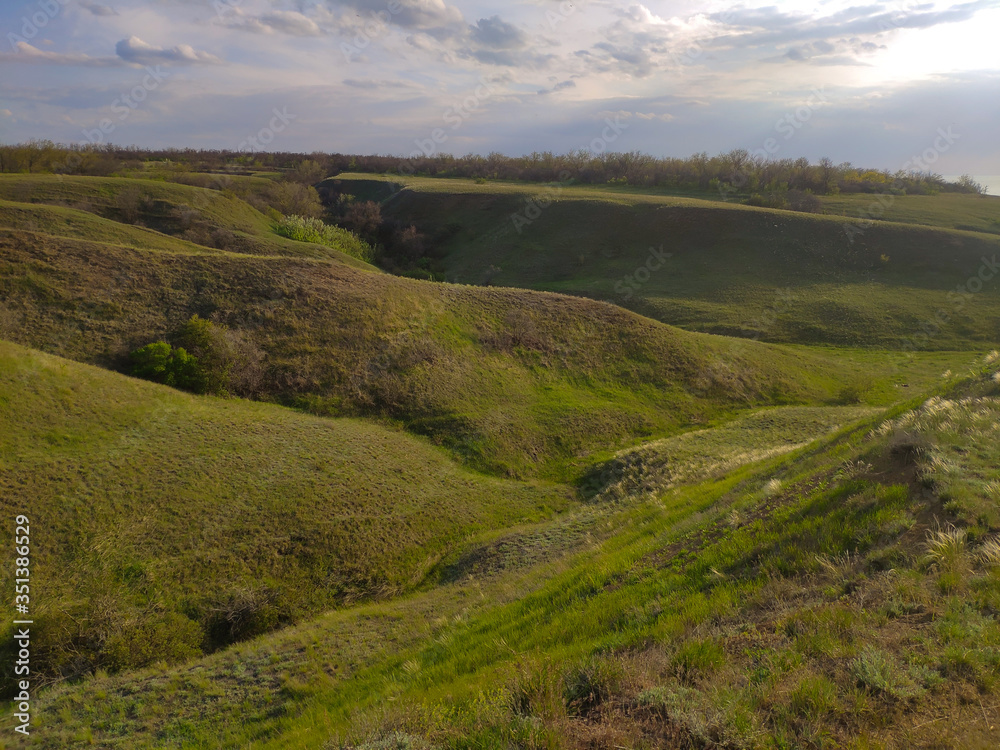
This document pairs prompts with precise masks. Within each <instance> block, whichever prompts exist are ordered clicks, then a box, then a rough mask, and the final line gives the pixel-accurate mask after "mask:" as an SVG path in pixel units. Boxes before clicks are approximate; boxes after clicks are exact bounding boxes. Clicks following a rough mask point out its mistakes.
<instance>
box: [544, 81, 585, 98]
mask: <svg viewBox="0 0 1000 750" xmlns="http://www.w3.org/2000/svg"><path fill="white" fill-rule="evenodd" d="M572 88H576V81H560V82H559V83H557V84H556V85H555V86H553V87H552V88H550V89H541V90H540V91H539V92H538V93H539V94H541V95H542V96H545V95H546V94H554V93H555V92H556V91H564V90H565V89H572Z"/></svg>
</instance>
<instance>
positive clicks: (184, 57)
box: [115, 36, 222, 65]
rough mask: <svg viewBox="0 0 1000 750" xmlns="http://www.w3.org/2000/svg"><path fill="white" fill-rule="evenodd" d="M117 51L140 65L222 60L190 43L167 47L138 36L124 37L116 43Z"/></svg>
mask: <svg viewBox="0 0 1000 750" xmlns="http://www.w3.org/2000/svg"><path fill="white" fill-rule="evenodd" d="M115 52H116V53H118V57H120V58H121V59H122V60H124V61H125V62H129V63H136V64H138V65H155V64H157V63H176V64H180V65H198V64H218V63H221V62H222V60H220V59H219V58H218V57H216V56H215V55H212V54H209V53H208V52H200V51H198V50H196V49H194V48H193V47H192V46H191V45H189V44H179V45H177V46H176V47H171V48H170V49H165V48H163V47H154V46H153V45H152V44H147V43H146V42H144V41H142V39H140V38H139V37H137V36H130V37H129V38H128V39H122V40H121V41H120V42H118V44H116V45H115Z"/></svg>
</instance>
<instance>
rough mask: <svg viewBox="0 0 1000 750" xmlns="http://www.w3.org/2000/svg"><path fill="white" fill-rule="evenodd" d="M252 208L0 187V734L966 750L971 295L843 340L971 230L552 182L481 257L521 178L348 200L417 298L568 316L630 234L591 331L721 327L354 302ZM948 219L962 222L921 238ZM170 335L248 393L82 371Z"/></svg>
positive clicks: (936, 271)
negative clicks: (225, 342) (29, 595)
mask: <svg viewBox="0 0 1000 750" xmlns="http://www.w3.org/2000/svg"><path fill="white" fill-rule="evenodd" d="M185 179H187V180H188V181H197V180H195V179H194V178H185ZM199 179H204V180H210V179H211V178H210V177H203V178H199ZM342 179H344V180H352V181H354V184H353V185H352V189H351V190H350V191H349V192H352V193H354V194H355V195H356V196H358V197H359V198H361V199H365V198H375V199H378V198H379V197H380V196H384V195H385V193H384V191H385V184H386V183H385V182H384V181H382V180H378V179H370V178H369V179H366V180H360V179H357V178H355V177H351V176H344V177H342ZM206 184H207V183H206ZM270 184H271V183H270V181H268V180H267V179H265V178H262V177H259V176H258V177H247V178H240V179H239V180H234V181H233V182H232V183H230V185H231V187H232V192H219V191H210V190H205V189H203V188H202V187H196V186H194V187H193V186H191V185H183V184H168V183H163V182H159V181H155V180H126V179H119V178H111V179H108V180H102V179H99V178H80V179H77V178H69V179H66V180H63V181H60V180H58V179H56V178H48V177H35V176H28V177H26V176H10V177H5V178H4V179H3V180H0V227H2V228H0V299H2V301H0V338H6V339H10V340H12V341H13V342H16V343H6V342H4V343H0V424H2V426H3V427H4V429H2V430H0V488H2V490H3V492H2V498H3V499H2V500H0V502H2V503H3V504H4V506H5V508H6V509H7V513H8V514H9V515H13V514H15V513H17V512H24V511H25V509H27V511H28V512H29V513H30V515H31V517H32V526H33V538H34V539H35V540H36V542H35V547H34V552H33V558H34V566H35V570H34V573H33V575H34V583H35V588H33V593H35V591H37V592H38V593H37V603H38V609H37V611H35V612H33V615H34V618H35V621H36V625H35V629H34V630H33V666H34V667H35V668H37V669H40V670H41V673H40V674H39V677H42V680H41V682H36V683H33V686H34V687H35V689H36V690H35V693H34V695H33V698H34V700H35V708H36V709H37V714H36V720H37V725H36V727H35V733H34V735H33V740H32V744H33V746H37V747H41V748H57V747H58V748H64V747H77V746H98V747H121V748H143V747H175V748H198V747H216V746H218V747H247V748H256V749H257V750H265V749H267V748H303V749H304V748H341V747H345V748H346V747H365V748H383V747H415V748H435V749H436V750H437V749H441V748H497V750H499V749H500V748H510V747H523V748H543V747H544V748H567V749H569V748H584V747H616V746H617V747H632V748H652V747H672V746H677V747H701V746H722V747H732V748H762V749H764V748H766V749H769V750H771V749H773V750H778V749H779V748H780V749H784V748H791V747H856V748H862V747H881V748H893V749H895V748H909V747H955V746H963V747H964V746H968V747H992V746H995V744H996V731H995V727H996V726H997V724H998V723H1000V711H998V706H1000V680H998V679H997V677H996V675H997V673H998V669H1000V623H998V622H997V613H998V612H1000V569H998V566H997V559H1000V555H998V554H997V552H996V549H995V548H996V547H997V539H998V538H1000V515H998V511H997V503H996V501H997V499H998V497H1000V489H998V488H1000V474H998V473H997V469H996V461H995V457H996V455H998V453H1000V431H998V429H997V425H998V424H1000V376H998V375H997V372H996V371H997V367H998V363H1000V355H997V354H996V353H995V352H994V353H992V354H990V355H987V357H986V358H985V359H979V360H977V361H976V362H975V363H973V362H972V352H971V351H970V350H973V349H986V348H988V347H987V345H986V343H987V341H990V340H991V339H995V337H996V335H995V334H996V331H995V325H994V324H995V320H994V318H995V315H993V313H992V312H991V311H990V310H991V307H990V306H991V305H993V304H994V302H995V298H994V297H992V296H990V295H991V294H993V292H991V291H989V290H988V289H987V288H986V286H984V289H983V291H982V292H981V293H979V294H975V295H973V297H972V298H971V299H970V300H969V301H968V303H967V304H966V307H965V308H963V311H962V314H961V315H955V316H952V317H950V318H949V320H948V322H947V324H946V325H945V326H944V327H943V328H942V330H941V331H940V332H938V333H937V334H936V335H935V336H933V337H930V339H929V340H928V342H927V343H928V345H930V346H931V347H932V348H936V350H935V351H927V352H921V353H918V354H912V353H911V354H908V353H905V352H901V351H891V350H888V349H886V348H879V347H893V346H899V345H900V342H901V341H903V340H904V339H905V338H906V337H908V336H912V335H913V334H912V333H909V332H911V331H913V330H919V322H920V321H921V320H923V319H924V316H925V315H926V314H927V311H928V309H931V308H933V306H934V305H939V304H941V302H940V299H941V295H943V294H946V293H947V290H948V289H949V288H950V287H948V284H947V283H945V281H944V279H946V278H947V275H948V273H951V272H952V271H955V270H956V269H959V270H960V269H961V268H963V267H964V266H963V264H965V263H966V262H972V261H973V260H975V259H976V258H975V256H976V253H981V252H982V253H986V252H992V250H991V249H990V248H991V247H993V245H991V244H990V243H995V242H996V240H995V239H994V238H993V237H992V236H991V235H990V234H988V233H984V232H980V233H972V232H962V231H956V230H955V229H953V228H940V227H938V228H934V227H930V226H923V227H914V226H911V225H903V224H901V223H895V224H893V223H891V222H885V223H882V224H879V225H873V226H872V227H869V228H868V229H867V230H866V232H865V234H864V235H862V236H861V237H860V238H858V239H857V240H856V243H855V245H853V246H851V248H849V249H847V250H845V249H844V248H843V247H841V246H840V245H838V244H837V243H838V242H839V241H840V240H838V239H837V238H835V237H834V234H833V233H834V232H835V231H842V228H841V227H840V224H841V222H842V220H841V219H839V218H837V217H825V218H824V217H822V216H820V217H815V216H802V215H795V214H789V213H787V212H774V211H766V210H762V209H752V208H748V207H734V206H731V205H722V204H719V203H718V202H712V201H706V200H695V199H687V198H677V197H669V196H668V197H664V196H659V197H656V196H648V195H646V196H644V195H640V194H639V193H637V192H636V191H621V190H617V191H616V190H614V189H609V190H601V189H582V188H580V189H577V188H572V189H568V190H566V191H565V192H564V193H563V194H562V195H561V196H560V200H559V201H558V202H556V203H554V204H553V205H551V206H549V207H548V208H546V209H545V211H544V212H543V213H542V215H541V217H540V218H539V219H538V220H537V221H535V222H534V223H533V224H532V225H531V226H529V227H527V228H526V229H525V231H524V232H523V233H522V234H521V235H517V233H516V232H514V233H513V234H510V233H508V234H507V235H503V234H494V235H491V234H490V231H492V229H491V228H495V227H496V226H497V225H498V224H503V223H504V222H507V221H509V210H510V206H511V205H515V206H518V205H519V206H522V207H523V206H524V198H525V196H526V192H525V190H527V189H530V190H536V189H537V188H535V187H532V188H525V186H523V185H521V186H518V185H496V184H492V183H491V184H485V185H477V184H473V183H468V184H466V183H464V182H462V181H453V180H447V181H446V180H414V181H412V182H410V183H409V184H410V189H409V190H406V191H403V192H402V193H399V194H398V195H396V196H395V197H393V198H391V200H390V201H389V202H388V203H387V207H389V208H390V209H391V210H393V211H399V212H403V213H401V214H400V215H404V214H405V211H415V210H417V208H419V206H421V205H423V206H424V207H425V208H426V209H427V210H426V211H425V214H424V215H425V218H426V220H427V222H428V224H427V226H428V227H429V228H430V231H431V234H432V237H433V239H434V241H435V242H436V243H438V247H444V248H451V250H450V251H449V254H447V255H446V256H445V257H444V258H443V261H444V262H445V263H449V264H455V265H454V268H465V269H466V270H468V269H472V270H473V271H475V268H476V265H475V264H476V263H485V262H486V260H487V258H488V255H487V254H486V250H487V249H490V248H492V249H491V250H489V251H490V252H493V251H496V252H497V253H499V254H500V255H499V256H498V257H502V260H501V261H499V262H496V265H497V268H496V269H489V268H488V267H487V268H486V270H487V271H488V272H489V274H490V275H491V276H492V277H493V281H494V282H503V283H509V284H512V285H515V286H516V285H527V284H526V282H527V281H530V280H531V279H534V278H538V279H542V280H543V281H542V282H539V284H540V285H541V286H545V287H546V288H550V287H551V288H557V289H563V290H568V291H575V292H576V293H578V294H583V295H585V296H590V297H600V296H601V294H600V293H598V292H600V289H601V288H603V287H600V285H601V284H603V285H605V287H606V286H607V285H609V284H612V285H613V282H615V280H616V278H617V279H618V280H621V278H620V277H616V275H615V274H618V273H619V272H621V273H623V274H624V273H628V274H632V275H633V276H634V269H635V268H637V265H635V263H636V262H637V257H638V260H640V261H642V262H645V260H646V258H647V256H646V255H643V253H647V252H648V246H646V248H645V249H642V248H643V245H642V243H640V244H639V245H638V249H639V250H641V252H640V253H639V256H635V255H632V256H629V255H628V254H627V253H625V252H623V251H622V242H623V241H628V242H631V241H632V240H638V239H642V242H643V243H645V242H646V241H647V238H648V237H649V236H652V234H654V233H655V232H661V233H666V236H668V237H670V238H671V239H670V242H674V243H676V248H673V249H671V250H670V251H671V252H673V253H674V255H673V256H671V258H670V259H668V260H669V261H673V259H674V258H682V259H683V260H684V262H685V264H686V265H682V266H679V267H676V268H675V267H670V268H667V267H664V268H665V270H668V271H669V273H667V274H665V275H663V276H656V277H655V279H654V274H653V272H652V270H651V271H650V278H649V281H648V282H647V283H645V284H643V285H641V286H642V288H641V289H639V288H637V291H635V292H634V293H633V294H632V296H631V297H630V298H629V299H628V300H618V301H619V302H621V303H622V304H624V305H632V306H634V307H635V309H640V308H641V306H642V305H646V307H644V308H641V309H642V310H643V311H644V312H647V313H650V314H654V315H655V316H657V317H659V318H661V320H662V319H673V318H670V316H667V315H665V314H661V313H663V311H665V310H667V311H672V312H671V313H670V315H675V313H676V317H677V321H678V322H682V323H684V325H686V326H688V327H689V328H693V329H700V330H715V331H727V332H731V333H738V334H740V335H741V336H743V338H737V337H733V338H730V337H725V336H712V335H705V333H703V332H700V331H699V330H694V331H686V330H682V329H680V328H676V327H673V326H670V325H666V324H664V323H663V322H661V321H658V320H654V319H652V318H650V317H643V316H640V315H638V314H635V312H630V311H627V310H624V309H622V307H621V306H616V305H609V304H606V303H604V302H601V301H597V300H594V299H581V298H579V297H570V296H565V295H560V294H552V293H547V292H542V291H535V290H526V289H517V288H501V287H492V288H485V287H483V286H480V285H477V286H466V285H463V284H441V283H429V282H422V281H417V280H414V279H407V278H398V277H393V276H390V275H388V274H384V273H380V272H377V271H376V270H375V269H373V268H371V267H370V266H367V265H365V264H363V263H361V262H360V261H357V260H356V259H354V258H351V257H348V256H347V255H344V254H343V253H340V252H338V251H337V250H335V249H329V248H326V247H324V246H321V245H317V244H315V243H293V242H292V241H290V240H287V239H285V238H281V237H279V236H278V235H276V234H275V233H274V231H273V221H274V220H275V217H273V216H269V215H265V214H263V213H260V212H259V211H257V210H256V209H254V208H252V207H251V206H250V205H249V204H248V203H246V202H245V201H243V200H242V199H241V198H240V197H239V196H244V197H247V198H248V199H251V198H252V197H253V195H254V194H255V191H259V192H261V193H262V194H263V192H266V190H267V189H268V186H269V185H270ZM133 188H136V189H135V190H133ZM123 193H124V197H122V196H123ZM136 196H138V198H137V199H136V200H133V198H136ZM950 197H951V196H949V198H950ZM973 198H974V196H973V197H970V200H971V199H973ZM913 205H916V204H913ZM978 205H979V204H976V206H978ZM184 206H188V207H192V208H193V207H196V208H197V210H196V212H195V214H194V215H189V214H188V213H186V211H185V210H179V209H183V207H184ZM907 206H910V204H909V203H907V202H902V201H901V202H900V203H899V204H898V206H897V208H896V210H897V211H900V212H902V211H904V210H911V208H908V207H907ZM952 209H953V210H955V211H958V212H961V211H968V212H975V211H978V210H979V209H978V208H975V207H974V206H973V204H972V203H958V202H954V201H952V203H949V205H948V206H946V207H944V208H940V210H939V208H938V207H937V204H935V206H933V207H930V208H928V209H927V211H926V212H924V213H923V214H921V215H923V216H924V218H925V221H926V222H927V223H928V224H943V223H946V219H947V216H946V211H948V210H952ZM913 210H916V209H913ZM900 216H901V217H902V218H903V219H907V217H906V216H905V215H903V214H900ZM977 216H979V218H978V219H977V218H975V217H972V216H971V214H970V215H969V216H964V215H963V218H962V221H963V222H965V221H969V222H972V223H975V222H976V221H979V222H980V223H982V222H985V221H986V220H987V219H988V218H989V215H988V214H987V213H983V214H982V215H979V214H977ZM185 217H187V218H185ZM550 220H555V222H554V224H553V225H552V226H551V227H548V228H546V227H545V222H546V221H550ZM185 223H187V226H186V227H185ZM140 224H147V225H148V226H146V227H142V226H139V225H140ZM977 226H979V225H977ZM984 226H985V225H984ZM192 228H194V231H191V232H189V230H190V229H192ZM979 228H983V227H982V226H979ZM776 230H777V231H776ZM536 232H537V233H536ZM616 233H617V234H616ZM643 233H646V234H643ZM623 238H624V240H623ZM574 243H575V245H574ZM333 244H335V245H336V242H334V243H333ZM942 248H947V252H943V251H942ZM574 252H575V253H576V256H577V259H576V260H573V255H572V254H573V253H574ZM505 253H506V255H504V254H505ZM949 253H950V254H949ZM588 254H589V255H588ZM581 255H586V256H587V257H584V258H583V259H582V260H581V259H580V256H581ZM883 255H885V256H887V260H882V258H881V256H883ZM461 264H468V265H467V266H462V265H461ZM872 264H876V265H874V266H873V265H872ZM949 264H950V265H949ZM630 265H631V269H632V270H629V266H630ZM522 267H523V269H522ZM505 268H506V269H509V270H504V269H505ZM949 269H950V270H949ZM464 272H465V271H462V273H464ZM970 273H971V272H970ZM668 277H669V278H668ZM468 278H469V280H472V281H476V282H477V283H478V282H481V281H484V279H482V278H474V274H473V276H470V277H468ZM664 279H666V280H664ZM582 281H586V284H584V285H583V286H581V283H582ZM531 283H534V281H532V282H531ZM948 283H950V282H948ZM587 284H590V285H591V286H592V288H590V289H589V290H588V289H585V288H584V286H586V285H587ZM594 284H596V285H597V286H593V285H594ZM595 289H596V290H597V291H594V290H595ZM783 289H784V290H791V294H790V295H784V296H777V294H776V292H778V291H781V290H783ZM643 290H646V291H643ZM643 295H646V296H645V297H643ZM824 295H825V296H824ZM640 298H642V299H640ZM769 300H770V301H769ZM657 305H659V306H660V307H659V308H658V307H657ZM657 310H659V311H660V312H657ZM848 312H850V314H849V315H848ZM194 314H197V315H199V316H202V317H205V318H211V319H213V320H215V321H216V322H219V323H225V324H226V325H228V326H230V327H231V328H232V329H233V330H234V331H235V332H236V333H237V334H238V335H239V336H241V337H246V341H248V342H249V343H250V344H252V345H253V346H254V347H258V348H259V349H260V350H261V351H262V352H263V353H264V355H265V358H264V360H263V363H264V364H263V367H264V372H263V375H262V379H261V385H260V388H259V392H258V393H257V397H258V398H259V399H260V401H261V402H250V401H241V400H236V399H218V398H210V397H195V396H191V395H187V394H183V393H180V392H177V391H173V390H170V389H167V388H164V387H160V386H156V385H153V384H150V383H146V382H142V381H137V380H134V379H131V378H128V377H125V376H123V375H121V374H119V373H115V372H110V371H108V369H99V368H97V367H93V366H91V365H92V364H99V365H103V366H104V367H106V368H112V369H113V368H115V367H122V366H123V362H124V361H125V355H127V353H128V352H129V351H131V350H132V349H134V348H136V347H138V346H141V345H144V344H147V343H149V342H151V341H155V340H158V339H166V340H171V339H173V338H175V337H176V334H177V331H178V329H179V327H180V326H181V325H182V324H183V323H184V322H186V321H187V320H188V319H189V318H190V317H191V316H192V315H194ZM685 315H687V316H689V317H688V318H685V317H684V316H685ZM751 315H753V316H756V318H757V320H756V321H753V320H749V316H751ZM699 316H702V317H699ZM975 316H980V317H975ZM991 316H992V317H991ZM755 336H756V337H761V338H772V339H774V340H780V341H785V342H798V343H783V344H780V345H779V344H771V343H761V342H758V341H751V340H748V338H753V337H755ZM833 344H838V345H836V346H835V345H833ZM991 345H992V344H991ZM25 346H30V347H34V349H27V348H23V347H25ZM39 350H44V351H45V352H46V353H42V351H39ZM56 355H59V356H56ZM61 357H65V358H61ZM84 363H90V364H84ZM283 405H284V406H283ZM287 406H293V407H295V409H289V408H286V407H287ZM307 412H310V413H307ZM428 438H429V439H428ZM4 575H5V576H6V578H4V583H3V585H5V586H6V587H7V588H8V590H9V589H10V587H11V586H12V581H11V577H12V571H8V572H7V573H5V574H4ZM43 592H44V593H43ZM34 600H35V597H33V601H34ZM6 634H7V636H8V637H6V638H5V639H4V641H3V642H6V643H7V644H8V647H6V648H7V650H6V651H5V653H6V656H4V657H3V663H5V664H11V663H12V655H11V653H10V651H9V646H10V644H12V643H13V641H12V639H11V638H10V637H9V636H10V635H11V633H10V630H9V628H8V630H7V633H6ZM58 675H66V676H68V679H66V680H63V681H59V682H52V681H51V680H52V678H54V677H56V676H58ZM7 678H8V680H9V678H10V675H9V674H8V675H7ZM943 719H946V720H943ZM10 744H11V743H10V741H8V740H6V739H4V738H0V747H3V746H8V745H10Z"/></svg>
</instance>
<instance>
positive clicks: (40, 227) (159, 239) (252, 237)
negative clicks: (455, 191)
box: [0, 174, 369, 267]
mask: <svg viewBox="0 0 1000 750" xmlns="http://www.w3.org/2000/svg"><path fill="white" fill-rule="evenodd" d="M231 181H234V182H237V184H239V185H242V184H244V183H245V182H246V181H245V180H244V181H243V182H238V181H236V180H235V178H231ZM264 182H265V183H267V182H268V181H266V180H265V181H264ZM258 190H259V188H258ZM261 207H262V208H265V206H263V204H262V206H261ZM274 222H275V220H274V218H273V217H272V218H269V217H267V216H265V215H264V214H262V213H261V212H260V211H258V210H257V209H255V208H253V207H252V206H250V205H249V204H248V203H247V202H246V201H244V200H242V199H240V198H238V197H236V195H234V194H232V193H231V192H229V191H222V190H219V189H209V188H203V187H196V186H189V185H181V184H175V183H170V182H164V181H162V180H143V179H131V178H110V177H66V176H61V175H60V176H56V175H30V176H29V175H9V174H0V226H3V227H6V228H8V229H21V230H25V231H34V232H43V233H45V234H49V235H55V236H58V237H71V238H76V239H84V240H94V241H98V242H105V243H112V244H121V245H126V246H129V247H134V248H139V249H151V250H167V251H174V252H204V250H203V249H201V250H199V249H198V248H197V247H196V246H199V245H200V246H201V247H202V248H204V247H208V248H211V249H221V250H224V251H227V252H234V253H240V254H250V255H278V256H289V257H306V258H327V259H332V260H337V261H339V262H342V263H346V264H348V265H353V266H357V267H369V266H368V264H366V263H363V262H362V261H360V260H357V259H356V258H355V257H353V256H354V255H357V249H356V245H357V244H358V240H357V238H356V237H354V236H352V235H351V234H350V233H348V232H344V231H340V235H341V243H340V244H339V245H338V246H337V247H327V246H323V245H316V244H311V243H307V242H296V241H294V240H291V239H288V238H286V237H283V236H281V235H279V234H276V233H275V232H274V230H273V224H274Z"/></svg>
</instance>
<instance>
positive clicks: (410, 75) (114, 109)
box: [0, 0, 1000, 175]
mask: <svg viewBox="0 0 1000 750" xmlns="http://www.w3.org/2000/svg"><path fill="white" fill-rule="evenodd" d="M864 3H865V0H853V1H850V0H849V1H846V2H842V1H841V0H826V1H825V2H814V3H807V2H799V1H797V0H792V1H790V2H784V1H783V2H780V3H777V4H767V3H756V2H750V3H746V4H742V5H733V4H730V3H714V2H668V1H667V0H646V2H645V3H644V4H639V3H631V2H629V1H628V0H625V1H624V2H608V1H606V0H571V1H567V2H560V1H559V0H507V2H499V0H456V1H455V2H449V0H325V1H323V2H319V1H317V0H301V1H300V2H295V1H293V0H214V1H213V0H151V1H150V2H137V1H136V0H33V1H32V2H29V3H25V4H23V5H22V4H21V3H20V2H19V1H18V0H13V1H12V2H11V1H8V0H4V2H3V3H2V9H0V32H2V38H0V141H3V142H8V143H9V142H14V141H20V140H26V139H29V138H51V139H53V140H56V141H61V142H87V141H97V140H106V141H112V142H114V143H118V144H122V145H127V144H136V145H140V146H171V145H172V146H193V147H218V148H244V149H255V148H256V149H267V150H306V151H312V150H320V151H339V152H352V153H384V154H385V153H388V154H409V153H410V152H412V151H414V150H416V149H418V148H423V149H424V150H430V151H432V152H448V153H454V154H464V153H469V152H478V153H487V152H489V151H500V152H503V153H506V154H522V153H530V152H532V151H544V150H551V151H556V152H566V151H569V150H573V149H580V148H585V149H591V150H601V149H604V148H607V149H610V150H615V151H631V150H640V151H645V152H648V153H652V154H655V155H658V156H689V155H690V154H692V153H695V152H698V151H707V152H709V153H710V154H715V153H718V152H721V151H727V150H730V149H733V148H747V149H750V150H758V149H764V150H765V151H767V152H768V153H770V154H771V155H772V156H774V157H778V158H783V157H796V158H797V157H800V156H805V157H808V158H810V159H813V160H815V159H818V158H819V157H822V156H829V157H830V158H832V159H833V160H834V161H835V162H838V163H839V162H843V161H850V162H853V163H855V164H858V165H865V166H869V165H870V166H874V167H879V168H886V169H890V170H895V169H899V168H902V167H904V166H905V165H907V163H908V161H909V160H911V159H912V157H914V156H917V155H921V154H924V152H925V151H927V152H928V153H930V152H931V151H932V152H934V153H933V162H932V163H930V164H928V166H930V167H931V168H932V169H933V171H936V172H939V173H942V174H959V173H963V172H969V173H972V174H976V175H988V174H1000V138H998V137H997V135H998V133H1000V51H998V50H1000V42H998V38H1000V0H971V1H970V2H961V3H950V4H949V3H930V2H926V3H925V2H911V1H909V0H903V1H901V2H896V3H869V4H864ZM483 81H486V82H488V84H489V86H488V87H487V86H484V85H483ZM279 115H280V116H279ZM609 123H610V125H609ZM102 124H103V126H104V129H103V131H102V129H101V126H102ZM612 126H613V127H612ZM435 131H436V132H435ZM942 133H944V134H947V135H948V138H947V139H945V138H943V137H942V135H941V134H942ZM272 136H273V137H272ZM435 136H437V138H436V140H435Z"/></svg>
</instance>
